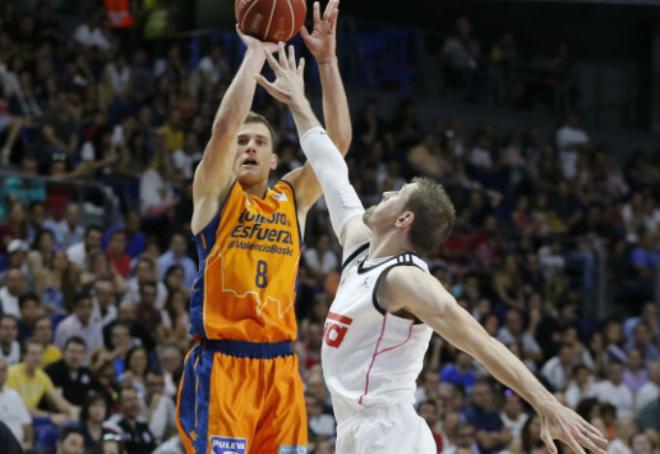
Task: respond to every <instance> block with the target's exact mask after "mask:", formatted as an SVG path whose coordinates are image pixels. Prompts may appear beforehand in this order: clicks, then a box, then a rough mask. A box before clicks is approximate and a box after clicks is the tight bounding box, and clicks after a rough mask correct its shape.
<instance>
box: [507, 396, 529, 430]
mask: <svg viewBox="0 0 660 454" xmlns="http://www.w3.org/2000/svg"><path fill="white" fill-rule="evenodd" d="M500 418H501V419H502V423H503V424H504V427H506V428H507V429H508V430H509V432H511V437H512V438H513V439H514V440H517V439H519V438H520V436H521V434H522V430H523V427H524V426H525V423H526V422H527V419H528V418H529V415H528V414H527V413H526V412H525V403H524V402H523V400H522V399H521V398H520V396H518V395H517V394H515V393H514V392H512V391H511V390H509V389H507V390H505V391H504V405H503V407H502V411H500Z"/></svg>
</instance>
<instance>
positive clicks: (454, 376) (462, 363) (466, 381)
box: [440, 351, 477, 392]
mask: <svg viewBox="0 0 660 454" xmlns="http://www.w3.org/2000/svg"><path fill="white" fill-rule="evenodd" d="M440 378H441V379H442V383H452V384H455V385H459V386H462V387H463V388H464V389H465V390H466V391H467V392H470V391H471V390H472V387H473V386H474V384H475V383H476V381H477V374H476V371H475V368H474V365H473V360H472V357H471V356H470V355H468V354H467V353H465V352H462V351H458V352H457V354H456V363H455V364H447V365H446V366H445V367H443V368H442V370H441V371H440Z"/></svg>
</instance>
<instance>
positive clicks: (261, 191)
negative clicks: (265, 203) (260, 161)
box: [241, 180, 268, 199]
mask: <svg viewBox="0 0 660 454" xmlns="http://www.w3.org/2000/svg"><path fill="white" fill-rule="evenodd" d="M241 186H243V190H244V191H245V192H246V193H247V194H249V195H253V196H257V197H259V198H261V199H263V198H264V197H266V191H267V190H268V180H266V181H263V182H260V183H257V184H252V185H247V184H243V183H241Z"/></svg>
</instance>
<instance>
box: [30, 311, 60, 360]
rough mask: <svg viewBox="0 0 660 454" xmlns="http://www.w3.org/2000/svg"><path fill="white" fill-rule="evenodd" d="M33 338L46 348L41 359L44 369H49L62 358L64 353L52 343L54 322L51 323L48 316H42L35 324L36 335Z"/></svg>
mask: <svg viewBox="0 0 660 454" xmlns="http://www.w3.org/2000/svg"><path fill="white" fill-rule="evenodd" d="M32 338H33V339H34V340H36V341H37V342H39V343H41V345H42V347H43V348H44V354H43V355H42V358H41V364H42V367H44V368H47V367H48V366H50V365H51V364H52V363H54V362H55V361H59V360H60V359H61V358H62V352H61V351H60V349H59V348H57V346H55V344H53V343H52V341H53V322H51V320H50V317H49V316H48V315H42V316H41V317H39V318H37V320H36V321H35V322H34V334H33V336H32Z"/></svg>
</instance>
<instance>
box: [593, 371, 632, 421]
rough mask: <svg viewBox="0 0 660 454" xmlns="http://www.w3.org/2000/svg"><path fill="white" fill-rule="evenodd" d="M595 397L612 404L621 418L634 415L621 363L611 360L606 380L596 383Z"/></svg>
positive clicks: (630, 395) (630, 393)
mask: <svg viewBox="0 0 660 454" xmlns="http://www.w3.org/2000/svg"><path fill="white" fill-rule="evenodd" d="M596 397H597V398H598V400H600V401H601V402H609V403H611V404H612V405H614V407H615V408H616V412H617V415H619V417H621V418H630V417H632V416H633V415H634V396H633V393H632V392H631V391H630V389H629V388H628V387H627V386H626V385H625V383H624V382H623V364H621V363H616V362H613V363H611V364H610V365H609V366H608V368H607V380H603V381H601V382H599V383H597V384H596Z"/></svg>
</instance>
